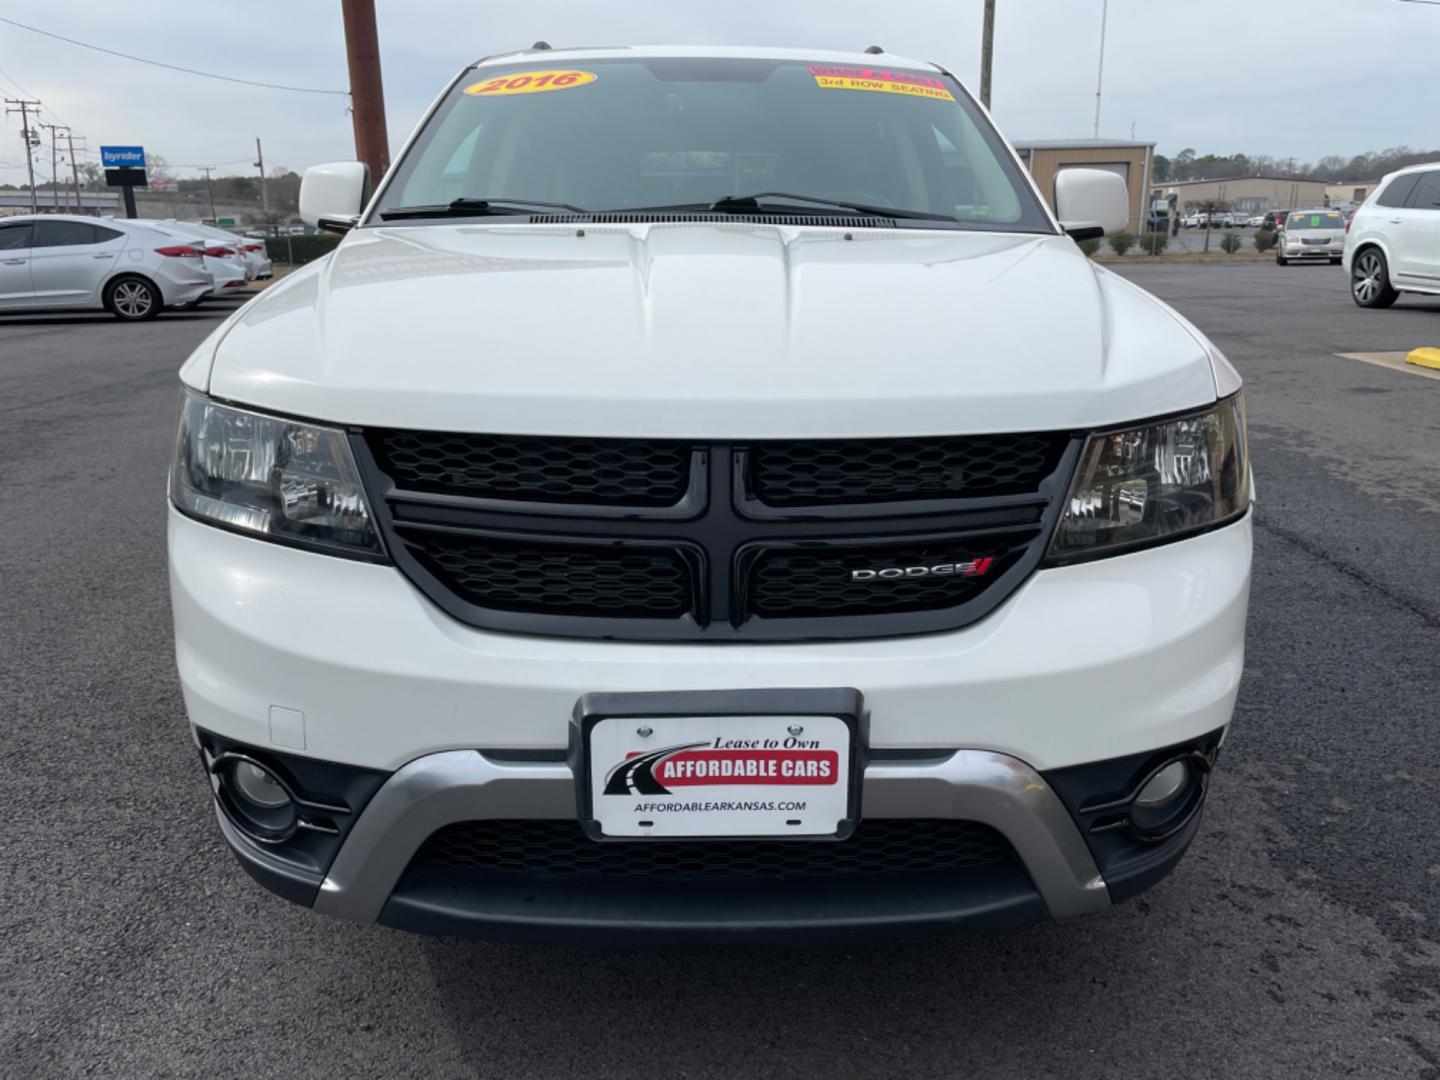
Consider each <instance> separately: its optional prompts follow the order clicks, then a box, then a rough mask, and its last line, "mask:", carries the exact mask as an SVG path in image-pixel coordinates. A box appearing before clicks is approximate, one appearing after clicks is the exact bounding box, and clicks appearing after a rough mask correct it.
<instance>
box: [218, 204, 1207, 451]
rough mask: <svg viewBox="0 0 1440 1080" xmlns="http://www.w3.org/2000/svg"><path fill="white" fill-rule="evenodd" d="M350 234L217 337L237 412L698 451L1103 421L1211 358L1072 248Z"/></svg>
mask: <svg viewBox="0 0 1440 1080" xmlns="http://www.w3.org/2000/svg"><path fill="white" fill-rule="evenodd" d="M584 234H585V235H584V236H579V235H577V230H576V229H574V228H568V227H563V226H529V225H513V224H512V225H483V224H482V225H458V224H452V225H443V224H442V225H429V226H426V227H420V228H416V227H407V228H380V229H365V230H359V231H357V232H353V233H351V234H350V235H349V236H348V237H347V238H346V240H345V242H344V243H343V244H342V245H341V246H340V248H339V249H338V250H337V251H336V252H335V253H334V254H333V255H332V256H331V257H330V258H328V259H326V260H324V261H323V262H321V263H320V264H318V265H312V266H310V267H306V268H305V269H302V270H300V271H299V272H297V273H295V274H293V275H291V277H290V278H288V279H286V280H284V281H282V282H280V283H279V284H277V285H275V286H272V287H271V288H270V289H268V290H267V291H266V292H265V293H264V294H263V295H262V296H261V297H259V298H258V299H257V300H256V301H255V302H254V303H253V304H251V305H250V306H249V307H248V308H247V309H246V310H245V311H244V313H243V314H242V315H241V317H240V318H239V319H238V320H237V321H236V322H235V323H234V325H233V327H232V328H231V329H230V331H229V332H228V333H227V334H226V335H225V336H224V338H223V340H221V341H220V343H219V348H218V351H217V353H216V355H215V356H214V359H213V368H212V371H211V374H210V376H209V390H210V392H211V393H213V394H215V395H216V396H218V397H221V398H225V399H228V400H231V401H237V402H241V403H244V404H246V405H250V406H254V407H256V408H261V409H273V410H275V411H278V412H284V413H289V414H292V415H299V416H306V417H311V418H314V419H319V420H328V421H333V422H338V423H347V424H370V425H384V426H393V427H412V428H420V429H429V430H459V431H485V432H496V433H514V434H564V435H596V436H605V435H613V436H636V435H649V436H656V437H660V436H675V437H681V438H750V437H785V436H811V437H824V436H833V437H846V436H849V437H855V436H863V435H872V434H873V435H911V434H915V435H918V434H952V433H960V432H964V433H980V432H991V431H1024V430H1046V429H1056V428H1061V429H1063V428H1074V427H1091V426H1102V425H1109V424H1115V423H1123V422H1126V421H1130V420H1135V419H1140V418H1143V417H1147V416H1153V415H1157V414H1160V413H1167V412H1174V411H1177V410H1180V409H1186V408H1191V407H1194V406H1200V405H1204V404H1206V403H1208V402H1210V401H1213V400H1214V399H1215V377H1214V372H1213V370H1212V366H1211V361H1210V358H1209V355H1208V349H1207V346H1206V345H1205V343H1204V342H1203V340H1197V337H1196V335H1194V334H1192V333H1190V332H1189V331H1188V330H1187V328H1186V327H1185V326H1184V324H1183V323H1181V322H1179V321H1178V320H1177V319H1176V318H1175V316H1174V315H1173V313H1171V312H1170V311H1169V309H1167V308H1165V307H1163V305H1160V304H1158V302H1155V301H1154V300H1152V299H1151V298H1150V297H1148V295H1147V294H1145V293H1144V292H1143V291H1141V290H1139V289H1138V288H1136V287H1134V286H1132V285H1130V284H1128V283H1127V282H1125V281H1124V280H1123V279H1121V278H1119V277H1117V276H1115V275H1112V274H1107V273H1105V272H1104V271H1101V270H1098V269H1097V268H1096V267H1094V266H1093V265H1092V264H1091V263H1090V261H1089V260H1088V259H1086V258H1085V257H1084V255H1083V254H1081V253H1080V251H1079V250H1078V249H1077V248H1076V247H1075V245H1074V244H1073V243H1072V242H1071V241H1070V240H1069V239H1068V238H1065V237H1062V236H1036V235H1007V234H993V233H974V232H970V233H966V232H943V231H929V230H924V231H921V230H860V229H857V230H854V231H853V232H851V233H849V234H848V235H850V236H852V237H853V239H850V240H847V239H845V237H846V235H847V234H846V233H845V232H844V231H842V230H833V229H819V228H813V227H805V228H780V227H774V226H769V225H744V224H736V225H708V224H684V225H636V226H628V227H592V226H587V227H586V228H585V229H584Z"/></svg>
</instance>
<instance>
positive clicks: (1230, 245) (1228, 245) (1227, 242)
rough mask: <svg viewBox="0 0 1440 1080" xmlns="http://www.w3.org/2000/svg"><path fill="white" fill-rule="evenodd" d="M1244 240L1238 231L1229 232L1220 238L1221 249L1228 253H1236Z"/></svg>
mask: <svg viewBox="0 0 1440 1080" xmlns="http://www.w3.org/2000/svg"><path fill="white" fill-rule="evenodd" d="M1241 243H1242V241H1241V239H1240V236H1239V234H1238V233H1233V232H1227V233H1226V234H1225V235H1224V236H1222V237H1221V238H1220V250H1221V251H1223V252H1225V254H1226V255H1234V254H1235V252H1237V251H1239V250H1240V245H1241Z"/></svg>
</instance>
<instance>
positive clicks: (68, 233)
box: [0, 214, 215, 321]
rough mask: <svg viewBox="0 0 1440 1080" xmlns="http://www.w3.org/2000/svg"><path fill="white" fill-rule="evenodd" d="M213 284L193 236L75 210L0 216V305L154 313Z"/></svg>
mask: <svg viewBox="0 0 1440 1080" xmlns="http://www.w3.org/2000/svg"><path fill="white" fill-rule="evenodd" d="M214 288H215V281H214V279H213V278H212V277H211V275H210V274H209V273H208V272H207V271H206V269H205V264H204V253H203V252H202V250H201V248H200V246H199V245H197V244H196V243H195V242H194V241H193V240H189V239H187V238H185V237H182V236H178V235H176V234H172V233H167V232H163V231H160V230H157V229H152V228H149V227H147V226H144V225H142V224H140V223H137V222H132V221H113V220H110V219H108V218H107V219H104V220H97V219H95V218H91V217H81V216H79V215H74V214H38V215H32V214H26V215H21V216H17V217H10V218H4V219H0V311H4V312H12V311H34V310H51V309H56V308H62V309H63V308H74V309H103V310H105V311H109V312H110V313H111V314H112V315H114V316H115V317H116V318H118V319H123V320H127V321H137V320H140V319H149V318H153V317H154V316H155V315H158V314H159V313H160V310H161V309H162V308H167V307H181V306H184V305H188V304H192V303H195V302H196V301H198V300H201V299H203V298H204V297H205V296H206V295H208V294H209V293H210V292H211V291H212V290H213V289H214Z"/></svg>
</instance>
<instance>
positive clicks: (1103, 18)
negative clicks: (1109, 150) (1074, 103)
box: [1095, 0, 1110, 139]
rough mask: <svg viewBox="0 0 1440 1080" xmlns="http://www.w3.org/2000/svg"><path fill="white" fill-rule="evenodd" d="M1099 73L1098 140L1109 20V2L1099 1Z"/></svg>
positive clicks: (1096, 113)
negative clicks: (1106, 25)
mask: <svg viewBox="0 0 1440 1080" xmlns="http://www.w3.org/2000/svg"><path fill="white" fill-rule="evenodd" d="M1100 3H1101V7H1100V73H1099V74H1098V75H1097V76H1096V77H1095V138H1097V139H1098V138H1100V94H1101V91H1102V90H1103V89H1104V87H1105V24H1106V23H1107V22H1108V21H1109V19H1110V0H1100Z"/></svg>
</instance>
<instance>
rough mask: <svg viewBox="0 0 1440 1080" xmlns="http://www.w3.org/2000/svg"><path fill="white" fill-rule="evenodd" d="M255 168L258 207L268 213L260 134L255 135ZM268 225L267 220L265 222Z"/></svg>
mask: <svg viewBox="0 0 1440 1080" xmlns="http://www.w3.org/2000/svg"><path fill="white" fill-rule="evenodd" d="M255 168H257V169H259V170H260V207H261V209H263V210H264V211H265V213H266V214H267V215H268V214H269V213H270V189H269V188H267V187H266V186H265V154H264V153H263V152H262V151H261V149H260V136H259V135H256V136H255ZM266 224H267V225H268V224H269V222H266Z"/></svg>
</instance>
